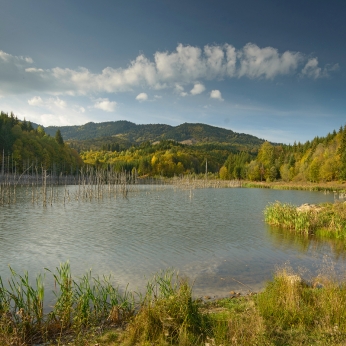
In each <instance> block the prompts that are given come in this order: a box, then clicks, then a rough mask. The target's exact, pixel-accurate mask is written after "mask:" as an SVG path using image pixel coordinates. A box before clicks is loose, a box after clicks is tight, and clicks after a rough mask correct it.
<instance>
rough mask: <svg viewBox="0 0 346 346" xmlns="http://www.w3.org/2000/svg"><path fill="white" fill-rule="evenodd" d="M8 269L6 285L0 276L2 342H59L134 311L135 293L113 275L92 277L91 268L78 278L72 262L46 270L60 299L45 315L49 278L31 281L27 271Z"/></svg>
mask: <svg viewBox="0 0 346 346" xmlns="http://www.w3.org/2000/svg"><path fill="white" fill-rule="evenodd" d="M10 272H11V277H10V279H9V280H8V283H7V285H5V284H4V283H3V281H2V279H0V314H1V315H0V316H1V317H0V344H9V345H10V344H15V345H17V344H20V345H31V344H34V343H40V342H48V341H49V340H57V341H59V340H63V339H64V338H65V336H66V335H69V334H70V335H71V334H72V335H74V338H76V339H78V336H79V335H82V336H83V334H82V333H83V331H84V330H85V329H86V328H92V327H93V326H99V327H100V326H106V325H109V324H120V323H123V321H124V320H125V319H126V320H127V319H128V318H129V316H131V315H132V314H133V311H134V299H133V294H132V293H130V292H128V291H127V289H126V290H125V292H123V293H121V292H120V291H119V289H118V288H117V287H114V286H113V285H112V284H111V277H103V278H94V277H93V276H92V275H91V272H89V273H87V274H85V275H84V276H83V277H81V278H80V279H79V280H74V279H72V275H71V271H70V265H69V263H63V264H61V265H60V267H58V268H56V272H54V273H53V272H51V271H49V270H48V272H50V273H52V275H53V278H54V282H55V289H54V294H55V297H56V299H55V302H54V304H53V306H52V307H51V311H50V312H48V313H44V296H45V289H44V278H45V277H44V276H43V275H41V274H39V275H38V276H37V277H36V279H35V280H34V282H35V283H34V284H33V285H32V284H31V280H30V278H29V275H28V273H25V274H24V275H19V274H18V273H16V272H15V271H14V270H13V269H12V268H10ZM59 342H60V341H59Z"/></svg>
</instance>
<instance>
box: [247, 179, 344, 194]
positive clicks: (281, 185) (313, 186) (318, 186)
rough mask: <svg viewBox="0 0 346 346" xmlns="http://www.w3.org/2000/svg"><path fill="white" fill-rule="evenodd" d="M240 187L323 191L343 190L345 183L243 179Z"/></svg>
mask: <svg viewBox="0 0 346 346" xmlns="http://www.w3.org/2000/svg"><path fill="white" fill-rule="evenodd" d="M242 187H248V188H262V189H276V190H303V191H323V192H324V191H325V192H333V191H337V192H345V190H346V184H345V183H344V182H341V181H331V182H328V183H310V182H293V181H290V182H284V181H274V182H255V181H243V182H242Z"/></svg>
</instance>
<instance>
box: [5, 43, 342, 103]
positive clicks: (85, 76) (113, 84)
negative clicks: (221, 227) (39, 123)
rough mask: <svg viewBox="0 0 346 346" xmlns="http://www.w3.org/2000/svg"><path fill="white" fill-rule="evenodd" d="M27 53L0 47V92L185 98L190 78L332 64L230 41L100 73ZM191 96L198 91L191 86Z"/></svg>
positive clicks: (326, 70)
mask: <svg viewBox="0 0 346 346" xmlns="http://www.w3.org/2000/svg"><path fill="white" fill-rule="evenodd" d="M32 64H33V60H32V59H31V58H30V57H23V56H13V55H10V54H8V53H5V52H3V51H0V80H1V84H0V94H1V95H10V94H12V95H14V94H20V93H33V92H45V93H46V94H47V93H48V94H53V95H62V94H66V95H72V96H73V95H90V94H100V93H104V92H107V93H116V92H126V91H133V90H134V89H135V88H139V87H141V88H143V87H149V88H152V89H155V90H159V89H162V88H173V89H174V90H175V92H177V93H178V94H179V95H181V96H186V92H185V91H184V86H186V85H188V84H192V83H196V81H204V80H221V79H225V78H244V77H245V78H250V79H256V78H265V79H274V78H275V77H277V76H284V75H294V74H299V73H300V74H301V75H303V76H306V77H310V78H313V79H316V78H320V77H327V76H329V74H330V72H332V71H335V70H337V68H338V65H337V64H335V65H328V64H327V65H325V66H324V67H319V66H318V61H317V58H312V59H308V58H307V57H306V56H305V55H304V54H302V53H300V52H291V51H285V52H283V53H280V52H279V51H278V50H277V49H276V48H274V47H264V48H260V47H259V46H257V45H256V44H253V43H248V44H246V45H245V46H244V47H243V48H241V49H236V48H235V47H233V46H232V45H230V44H224V45H206V46H204V47H203V48H200V47H194V46H190V45H186V46H184V45H182V44H179V45H178V46H177V47H176V49H175V50H174V51H173V52H168V51H166V52H156V53H155V54H154V57H153V59H149V58H147V57H145V56H144V55H143V54H141V55H139V56H137V57H136V58H135V59H134V60H133V61H131V62H130V63H129V65H128V66H127V67H125V68H112V67H106V68H104V69H103V70H102V71H101V72H100V73H93V72H91V71H90V70H88V69H87V68H84V67H80V68H78V69H69V68H61V67H54V68H51V69H42V68H40V67H38V66H32ZM192 90H193V94H195V91H196V92H197V93H198V90H201V89H195V87H194V88H193V89H192Z"/></svg>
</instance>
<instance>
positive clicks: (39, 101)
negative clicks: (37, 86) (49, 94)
mask: <svg viewBox="0 0 346 346" xmlns="http://www.w3.org/2000/svg"><path fill="white" fill-rule="evenodd" d="M28 103H29V105H30V106H41V105H43V100H42V99H41V97H40V96H34V97H33V98H32V99H30V100H28Z"/></svg>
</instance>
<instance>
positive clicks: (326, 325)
mask: <svg viewBox="0 0 346 346" xmlns="http://www.w3.org/2000/svg"><path fill="white" fill-rule="evenodd" d="M47 274H49V275H52V277H53V278H54V280H55V283H56V287H55V289H54V292H55V295H56V296H55V302H54V304H53V305H52V306H51V308H50V311H47V312H45V308H44V299H45V295H44V293H45V288H44V282H45V279H46V278H45V276H43V275H38V276H37V277H36V280H35V281H34V284H32V285H31V284H30V278H29V276H28V274H27V273H25V274H24V275H19V274H18V273H16V272H14V271H13V270H11V277H10V279H9V280H8V282H7V284H6V285H5V284H4V283H3V282H2V281H1V279H0V344H1V345H23V346H24V345H93V346H94V345H98V346H101V345H105V346H110V345H142V346H145V345H186V346H190V345H191V346H192V345H200V346H202V345H203V346H221V345H224V346H225V345H268V346H269V345H293V346H295V345H344V344H345V342H346V308H345V306H346V280H345V278H342V279H340V278H337V276H336V275H335V273H334V271H333V270H332V269H331V268H327V269H324V270H322V271H321V272H320V274H319V275H318V276H317V277H314V278H310V279H309V280H308V281H307V279H306V280H304V279H303V276H302V274H301V273H300V272H295V271H293V269H292V268H290V267H288V266H285V267H283V268H279V269H278V270H277V271H276V273H275V275H274V278H273V280H272V281H270V282H268V283H267V285H266V287H265V289H264V290H263V291H262V292H261V293H258V294H254V293H250V294H248V295H245V296H241V297H235V296H234V295H231V296H230V297H229V298H224V299H220V300H216V301H211V302H208V301H206V300H203V299H193V296H192V287H191V285H190V284H189V282H188V280H187V279H181V278H180V277H179V276H177V274H176V273H175V272H174V271H170V270H168V271H163V272H160V273H158V274H157V275H155V276H154V277H153V278H152V279H151V280H150V281H149V282H148V283H147V286H146V290H145V292H144V293H142V294H140V293H132V292H130V291H128V290H125V291H124V292H120V291H119V290H118V289H117V288H115V287H114V286H113V285H112V283H111V279H110V278H109V277H103V278H102V279H100V278H93V277H92V275H91V273H90V272H89V273H87V274H85V275H84V276H83V277H82V278H80V279H79V280H75V279H73V278H72V276H71V271H70V266H69V264H68V263H64V264H61V265H60V266H59V267H58V268H56V270H55V271H54V272H51V271H49V270H47ZM305 276H306V275H305Z"/></svg>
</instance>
